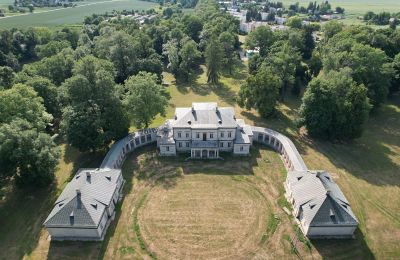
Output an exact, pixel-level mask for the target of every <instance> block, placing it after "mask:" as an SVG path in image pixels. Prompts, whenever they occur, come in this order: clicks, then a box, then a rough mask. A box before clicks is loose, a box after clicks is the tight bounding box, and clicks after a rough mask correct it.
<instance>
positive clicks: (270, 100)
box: [238, 64, 281, 117]
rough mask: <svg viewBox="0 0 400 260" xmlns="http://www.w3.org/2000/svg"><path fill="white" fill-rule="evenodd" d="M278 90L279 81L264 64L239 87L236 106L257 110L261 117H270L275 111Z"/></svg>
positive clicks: (279, 86)
mask: <svg viewBox="0 0 400 260" xmlns="http://www.w3.org/2000/svg"><path fill="white" fill-rule="evenodd" d="M280 88H281V79H280V78H279V77H278V76H276V75H275V74H274V73H273V71H272V70H271V68H270V67H268V66H266V65H265V64H264V65H262V66H261V67H260V69H259V70H258V72H257V73H256V74H255V75H252V76H250V77H248V78H247V80H246V83H245V84H244V85H242V86H241V88H240V91H239V99H238V104H239V105H240V106H241V107H245V108H246V109H248V110H249V109H251V108H255V109H257V111H258V112H259V113H260V115H261V116H263V117H267V116H270V115H271V114H272V113H273V112H274V111H275V106H276V104H277V100H278V97H279V89H280Z"/></svg>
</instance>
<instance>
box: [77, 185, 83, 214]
mask: <svg viewBox="0 0 400 260" xmlns="http://www.w3.org/2000/svg"><path fill="white" fill-rule="evenodd" d="M81 207H82V200H81V190H80V189H76V208H78V209H80V208H81Z"/></svg>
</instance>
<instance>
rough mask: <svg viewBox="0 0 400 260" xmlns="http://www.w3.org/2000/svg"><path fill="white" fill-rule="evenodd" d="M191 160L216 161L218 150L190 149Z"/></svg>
mask: <svg viewBox="0 0 400 260" xmlns="http://www.w3.org/2000/svg"><path fill="white" fill-rule="evenodd" d="M191 158H194V159H218V158H219V152H218V148H192V149H191Z"/></svg>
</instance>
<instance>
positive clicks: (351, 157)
mask: <svg viewBox="0 0 400 260" xmlns="http://www.w3.org/2000/svg"><path fill="white" fill-rule="evenodd" d="M396 107H397V108H396ZM398 107H400V97H399V96H397V99H394V98H392V99H391V100H389V102H388V103H387V104H385V105H384V106H383V107H381V108H379V109H378V111H376V112H374V114H373V115H371V116H370V119H369V121H368V122H367V123H366V126H365V131H364V133H363V135H362V136H361V138H359V139H356V140H353V141H350V142H346V143H332V142H327V141H321V140H309V142H308V143H307V145H309V146H310V147H312V148H313V149H315V150H317V151H318V152H320V153H322V154H324V155H325V156H326V157H327V158H328V159H329V161H330V162H331V163H332V164H333V165H334V166H335V167H336V168H338V169H343V170H345V171H347V172H349V173H350V174H351V175H353V176H354V177H356V178H358V179H363V180H365V181H367V182H368V183H371V184H374V185H378V186H387V185H388V186H400V179H399V178H398V173H399V159H398V153H397V152H396V150H395V148H396V147H400V130H399V129H400V112H399V109H398Z"/></svg>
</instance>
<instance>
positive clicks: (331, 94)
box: [299, 68, 371, 139]
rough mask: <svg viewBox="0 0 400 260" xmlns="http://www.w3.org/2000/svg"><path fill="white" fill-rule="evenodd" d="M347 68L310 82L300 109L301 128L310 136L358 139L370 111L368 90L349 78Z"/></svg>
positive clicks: (349, 70) (349, 72) (350, 73)
mask: <svg viewBox="0 0 400 260" xmlns="http://www.w3.org/2000/svg"><path fill="white" fill-rule="evenodd" d="M351 75H352V71H351V69H349V68H345V69H341V70H340V71H330V72H328V73H327V74H325V75H319V76H318V77H316V78H314V79H313V80H311V82H310V84H309V85H308V87H307V90H306V92H305V93H304V97H303V103H302V105H301V107H300V112H299V114H300V121H299V123H300V125H304V126H306V128H307V130H308V133H309V134H310V135H311V136H315V137H321V138H327V139H352V138H356V137H359V136H360V135H361V133H362V130H363V124H364V123H365V121H366V120H367V119H368V113H369V110H370V108H371V105H370V104H369V100H368V97H367V88H366V87H365V86H364V85H362V84H358V83H357V82H355V81H354V80H353V79H352V76H351Z"/></svg>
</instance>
